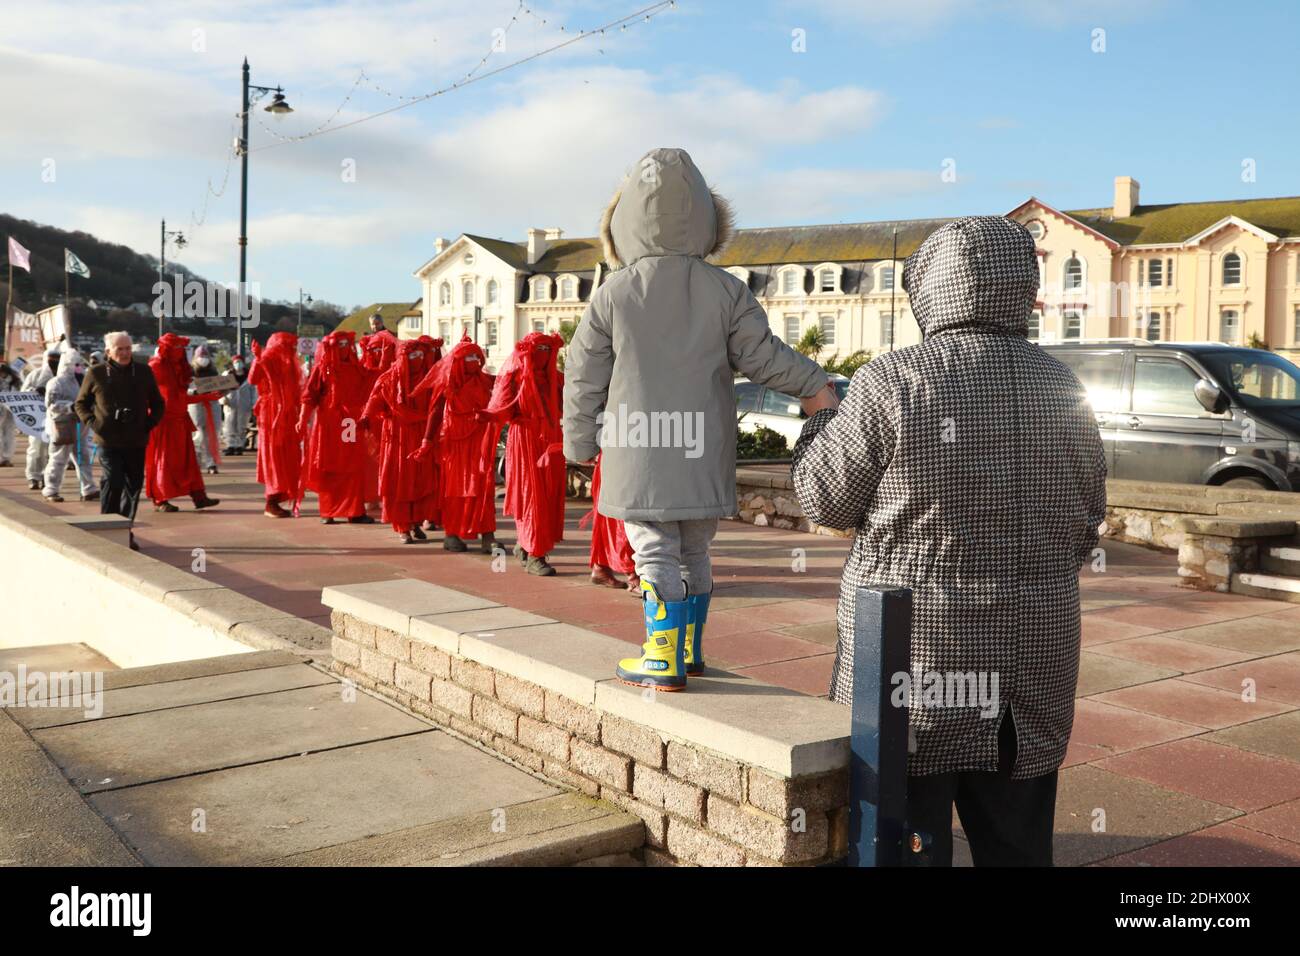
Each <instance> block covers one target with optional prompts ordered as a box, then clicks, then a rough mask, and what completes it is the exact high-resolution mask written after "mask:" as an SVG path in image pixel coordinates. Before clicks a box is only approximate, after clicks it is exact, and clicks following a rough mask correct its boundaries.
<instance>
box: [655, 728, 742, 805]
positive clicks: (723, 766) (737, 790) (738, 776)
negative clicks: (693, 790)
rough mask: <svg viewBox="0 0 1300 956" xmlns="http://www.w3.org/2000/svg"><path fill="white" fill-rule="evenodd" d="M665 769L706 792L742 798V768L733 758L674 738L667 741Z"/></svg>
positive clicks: (737, 800) (734, 798)
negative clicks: (678, 741)
mask: <svg viewBox="0 0 1300 956" xmlns="http://www.w3.org/2000/svg"><path fill="white" fill-rule="evenodd" d="M668 772H669V773H671V774H672V775H673V776H674V777H676V778H678V779H679V780H685V781H686V782H688V783H693V784H695V785H697V786H699V787H703V788H704V789H705V790H708V791H709V792H710V793H718V794H721V795H722V796H724V797H727V798H729V799H731V800H734V801H736V802H737V803H739V802H740V801H741V800H743V799H744V798H745V784H744V777H743V774H742V768H741V765H740V764H739V763H737V762H736V761H734V760H727V759H726V758H725V757H719V756H717V755H715V754H711V753H707V752H706V751H703V750H697V749H695V748H694V747H688V746H686V745H685V744H680V743H677V742H676V741H671V740H670V741H669V742H668Z"/></svg>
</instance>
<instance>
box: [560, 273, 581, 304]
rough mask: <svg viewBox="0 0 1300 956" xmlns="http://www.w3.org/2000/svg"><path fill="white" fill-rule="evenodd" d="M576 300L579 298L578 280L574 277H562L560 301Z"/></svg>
mask: <svg viewBox="0 0 1300 956" xmlns="http://www.w3.org/2000/svg"><path fill="white" fill-rule="evenodd" d="M576 298H578V280H577V279H575V278H574V277H573V276H561V277H560V295H559V300H560V301H561V302H572V301H574V300H575V299H576Z"/></svg>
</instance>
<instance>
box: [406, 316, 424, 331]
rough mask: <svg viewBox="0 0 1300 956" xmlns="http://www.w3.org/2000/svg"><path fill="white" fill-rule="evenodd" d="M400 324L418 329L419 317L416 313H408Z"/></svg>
mask: <svg viewBox="0 0 1300 956" xmlns="http://www.w3.org/2000/svg"><path fill="white" fill-rule="evenodd" d="M402 324H403V325H405V326H406V327H407V328H408V329H418V328H419V327H420V317H419V316H418V315H408V316H407V317H406V318H405V319H403V320H402Z"/></svg>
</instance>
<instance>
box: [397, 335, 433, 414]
mask: <svg viewBox="0 0 1300 956" xmlns="http://www.w3.org/2000/svg"><path fill="white" fill-rule="evenodd" d="M432 366H433V355H432V352H431V351H430V350H429V347H428V346H427V345H425V344H424V342H422V341H420V340H419V339H407V340H405V341H404V342H402V343H401V344H400V345H398V346H397V359H396V360H395V361H394V363H393V367H392V368H391V369H389V370H388V372H386V373H385V378H392V379H393V381H394V383H395V385H396V395H395V398H396V399H397V401H398V402H399V403H400V402H405V401H406V399H407V397H408V396H409V395H410V394H411V393H412V391H414V389H415V387H416V386H417V385H419V384H420V383H421V382H422V381H423V380H424V377H425V375H427V374H428V372H429V369H430V368H431V367H432Z"/></svg>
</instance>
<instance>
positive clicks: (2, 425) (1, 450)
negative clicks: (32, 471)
mask: <svg viewBox="0 0 1300 956" xmlns="http://www.w3.org/2000/svg"><path fill="white" fill-rule="evenodd" d="M22 387H23V380H22V376H20V375H19V374H18V373H17V372H15V371H14V370H13V366H11V365H10V364H9V363H8V362H0V392H18V391H21V390H22ZM17 443H18V422H17V421H16V420H15V419H14V416H13V413H12V412H11V411H9V408H8V406H6V405H2V404H0V468H12V467H13V464H14V462H13V458H14V449H15V448H16V447H17Z"/></svg>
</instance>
